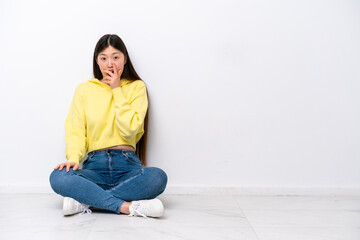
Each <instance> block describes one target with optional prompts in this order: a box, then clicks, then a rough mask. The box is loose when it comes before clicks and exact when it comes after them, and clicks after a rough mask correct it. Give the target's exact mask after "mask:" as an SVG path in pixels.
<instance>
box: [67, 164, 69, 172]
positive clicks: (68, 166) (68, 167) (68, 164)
mask: <svg viewBox="0 0 360 240" xmlns="http://www.w3.org/2000/svg"><path fill="white" fill-rule="evenodd" d="M69 170H70V164H68V165H67V166H66V172H69Z"/></svg>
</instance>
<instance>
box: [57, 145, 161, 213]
mask: <svg viewBox="0 0 360 240" xmlns="http://www.w3.org/2000/svg"><path fill="white" fill-rule="evenodd" d="M166 184H167V175H166V173H165V172H164V171H163V170H161V169H160V168H156V167H144V166H142V164H141V161H140V159H139V158H138V156H137V155H136V154H135V152H134V151H130V150H109V149H108V150H103V151H93V152H90V153H89V154H88V156H87V158H86V160H85V161H84V162H83V167H82V169H79V170H77V171H74V170H73V169H72V168H70V171H69V172H66V168H63V169H62V170H61V171H59V169H55V170H54V171H52V173H51V175H50V185H51V187H52V189H53V190H54V192H56V193H57V194H60V195H62V196H64V197H71V198H73V199H75V200H77V201H78V202H81V203H84V204H86V205H89V206H92V207H95V208H100V209H106V210H110V211H112V212H116V213H119V214H120V208H121V205H122V204H123V203H124V201H128V202H130V201H134V200H143V199H153V198H155V197H157V196H158V195H160V194H161V193H162V192H163V191H164V190H165V187H166Z"/></svg>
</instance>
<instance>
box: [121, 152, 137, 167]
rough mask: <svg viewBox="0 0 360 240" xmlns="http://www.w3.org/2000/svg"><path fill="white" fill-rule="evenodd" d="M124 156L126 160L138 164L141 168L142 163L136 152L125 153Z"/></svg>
mask: <svg viewBox="0 0 360 240" xmlns="http://www.w3.org/2000/svg"><path fill="white" fill-rule="evenodd" d="M122 155H124V157H125V159H126V160H127V161H128V162H130V163H132V164H136V165H138V166H141V161H140V159H139V157H138V156H137V155H136V153H135V152H133V151H129V152H123V153H122Z"/></svg>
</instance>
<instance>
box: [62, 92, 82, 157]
mask: <svg viewBox="0 0 360 240" xmlns="http://www.w3.org/2000/svg"><path fill="white" fill-rule="evenodd" d="M65 142H66V148H65V153H66V158H67V159H68V161H69V162H75V163H79V162H81V161H82V159H83V158H84V156H85V153H86V121H85V111H84V100H83V97H82V96H81V92H80V88H79V86H78V87H77V88H76V90H75V94H74V97H73V100H72V103H71V106H70V109H69V112H68V115H67V117H66V120H65Z"/></svg>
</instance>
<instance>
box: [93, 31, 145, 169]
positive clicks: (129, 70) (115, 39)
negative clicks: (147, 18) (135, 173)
mask: <svg viewBox="0 0 360 240" xmlns="http://www.w3.org/2000/svg"><path fill="white" fill-rule="evenodd" d="M109 46H112V47H113V48H116V49H117V50H119V51H120V52H122V53H123V54H124V57H125V59H126V63H125V65H124V70H123V72H122V74H121V78H122V79H123V78H124V79H127V80H133V81H134V80H141V81H142V79H141V78H140V77H139V75H138V74H137V73H136V71H135V68H134V67H133V65H132V63H131V60H130V56H129V53H128V51H127V49H126V46H125V44H124V42H123V41H122V40H121V38H120V37H119V36H117V35H115V34H106V35H104V36H102V37H101V38H100V39H99V41H98V42H97V44H96V46H95V50H94V59H93V72H94V77H95V78H97V79H99V80H101V79H102V78H103V75H102V73H101V70H100V67H99V65H98V64H97V62H96V59H97V57H98V55H99V54H100V52H102V51H103V50H104V49H105V48H107V47H109ZM147 97H148V100H149V94H147ZM149 106H150V104H149ZM148 115H149V107H148V110H147V113H146V115H145V120H144V135H143V136H142V137H141V139H140V140H139V141H138V142H137V144H136V155H137V156H138V157H139V159H140V160H141V162H142V163H143V165H144V166H145V165H146V142H147V126H148Z"/></svg>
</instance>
